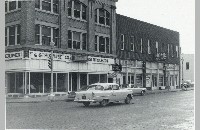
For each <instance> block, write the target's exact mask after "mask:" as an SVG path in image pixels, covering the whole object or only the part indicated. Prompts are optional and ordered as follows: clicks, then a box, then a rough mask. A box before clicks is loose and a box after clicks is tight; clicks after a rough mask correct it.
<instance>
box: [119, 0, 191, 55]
mask: <svg viewBox="0 0 200 130" xmlns="http://www.w3.org/2000/svg"><path fill="white" fill-rule="evenodd" d="M116 7H117V9H116V12H117V13H118V14H121V15H125V16H128V17H131V18H134V19H138V20H140V21H144V22H147V23H151V24H154V25H158V26H161V27H164V28H167V29H170V30H174V31H177V32H179V35H180V46H181V50H182V53H184V54H194V53H195V0H118V2H117V3H116Z"/></svg>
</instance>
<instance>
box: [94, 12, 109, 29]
mask: <svg viewBox="0 0 200 130" xmlns="http://www.w3.org/2000/svg"><path fill="white" fill-rule="evenodd" d="M100 10H101V11H103V14H104V16H100ZM100 18H102V19H103V20H104V23H101V22H100ZM95 23H96V24H99V25H104V26H108V27H109V26H110V12H108V11H107V10H105V9H103V8H98V9H95Z"/></svg>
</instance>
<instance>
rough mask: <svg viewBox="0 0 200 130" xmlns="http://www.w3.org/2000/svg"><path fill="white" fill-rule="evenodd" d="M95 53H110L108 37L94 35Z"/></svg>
mask: <svg viewBox="0 0 200 130" xmlns="http://www.w3.org/2000/svg"><path fill="white" fill-rule="evenodd" d="M95 51H96V52H104V53H110V52H111V51H110V39H109V37H104V36H98V35H95Z"/></svg>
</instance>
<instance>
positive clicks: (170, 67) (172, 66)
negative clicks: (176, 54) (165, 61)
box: [167, 64, 175, 69]
mask: <svg viewBox="0 0 200 130" xmlns="http://www.w3.org/2000/svg"><path fill="white" fill-rule="evenodd" d="M167 69H175V65H172V64H170V65H169V66H167Z"/></svg>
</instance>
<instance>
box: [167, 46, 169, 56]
mask: <svg viewBox="0 0 200 130" xmlns="http://www.w3.org/2000/svg"><path fill="white" fill-rule="evenodd" d="M167 54H168V56H169V44H167Z"/></svg>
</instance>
